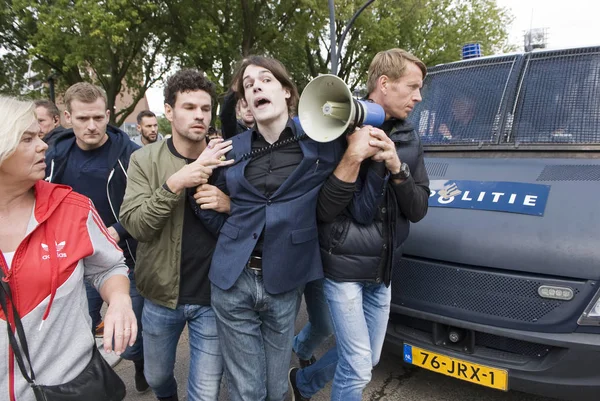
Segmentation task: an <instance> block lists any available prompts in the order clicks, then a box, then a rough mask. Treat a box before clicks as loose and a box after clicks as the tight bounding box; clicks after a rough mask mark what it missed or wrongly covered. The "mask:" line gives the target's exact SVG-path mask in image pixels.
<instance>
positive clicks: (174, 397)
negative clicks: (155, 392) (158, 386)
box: [158, 394, 179, 401]
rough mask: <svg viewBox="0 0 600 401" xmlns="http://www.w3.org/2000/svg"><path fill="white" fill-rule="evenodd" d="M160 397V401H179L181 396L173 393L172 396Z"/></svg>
mask: <svg viewBox="0 0 600 401" xmlns="http://www.w3.org/2000/svg"><path fill="white" fill-rule="evenodd" d="M158 399H159V400H160V401H179V398H178V397H177V394H175V395H172V396H170V397H162V398H161V397H158Z"/></svg>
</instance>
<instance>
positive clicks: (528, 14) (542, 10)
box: [147, 0, 600, 114]
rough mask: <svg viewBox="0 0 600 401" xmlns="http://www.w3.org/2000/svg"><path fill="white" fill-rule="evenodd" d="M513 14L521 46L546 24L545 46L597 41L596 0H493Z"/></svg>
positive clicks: (155, 105) (157, 96) (160, 107)
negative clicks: (528, 33)
mask: <svg viewBox="0 0 600 401" xmlns="http://www.w3.org/2000/svg"><path fill="white" fill-rule="evenodd" d="M496 3H497V4H498V6H500V7H504V8H507V9H509V10H510V11H511V13H512V15H513V16H514V17H515V19H514V21H513V23H512V24H511V25H510V26H509V27H508V32H509V42H510V43H511V44H514V45H516V46H517V47H518V49H519V50H522V49H523V34H524V32H525V31H527V30H529V29H530V28H546V29H547V38H548V46H547V48H548V49H560V48H566V47H579V46H592V45H600V0H496ZM147 97H148V102H149V105H150V110H152V111H153V112H155V113H157V114H163V113H164V103H163V96H162V87H160V86H158V85H157V86H156V87H153V88H150V89H149V90H148V92H147Z"/></svg>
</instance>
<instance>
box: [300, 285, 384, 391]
mask: <svg viewBox="0 0 600 401" xmlns="http://www.w3.org/2000/svg"><path fill="white" fill-rule="evenodd" d="M323 290H324V292H325V297H326V298H327V302H328V304H329V310H330V311H331V317H332V321H333V326H334V331H335V336H336V346H335V347H334V348H333V349H331V350H329V351H328V352H327V353H326V354H325V355H324V356H323V357H322V358H321V359H319V360H318V361H317V363H315V364H314V365H311V366H309V367H307V368H305V369H302V370H300V371H298V374H297V376H296V383H297V385H298V389H299V390H300V393H301V394H302V395H303V396H305V397H312V396H313V395H314V394H315V393H316V392H317V391H319V390H320V389H322V388H323V387H324V386H325V384H327V382H328V381H329V380H331V379H333V385H332V389H331V400H332V401H360V400H362V392H363V390H364V388H365V387H366V386H367V384H369V382H370V381H371V371H372V369H373V367H374V366H375V365H377V363H379V357H380V356H381V349H382V348H383V341H384V339H385V333H386V329H387V322H388V318H389V313H390V302H391V297H392V291H391V287H387V288H386V286H385V285H384V284H375V283H362V282H360V283H351V282H337V281H334V280H330V279H325V283H324V286H323ZM336 360H337V364H336ZM336 365H337V366H336Z"/></svg>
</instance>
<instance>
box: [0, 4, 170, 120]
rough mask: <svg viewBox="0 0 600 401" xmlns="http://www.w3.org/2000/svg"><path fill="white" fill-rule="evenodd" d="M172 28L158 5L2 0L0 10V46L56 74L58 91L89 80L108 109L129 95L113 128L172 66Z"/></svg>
mask: <svg viewBox="0 0 600 401" xmlns="http://www.w3.org/2000/svg"><path fill="white" fill-rule="evenodd" d="M170 27H171V26H170V18H169V15H168V12H167V9H166V7H165V5H164V3H163V2H161V1H148V0H101V1H96V0H3V1H2V11H1V12H0V30H2V32H3V33H2V34H1V36H0V38H1V40H2V46H3V47H4V48H5V49H6V50H7V51H9V52H11V53H13V54H16V53H23V52H26V53H27V54H28V55H29V56H30V57H32V58H33V59H35V60H38V61H40V62H41V63H43V64H44V65H45V66H46V67H47V69H52V70H54V71H56V73H57V75H58V76H59V78H60V79H59V82H60V85H61V88H62V89H65V88H66V87H67V86H70V85H72V84H74V83H76V82H80V81H90V82H93V83H95V84H97V85H99V86H101V87H102V88H104V90H105V91H106V93H107V96H108V105H107V107H108V108H109V109H110V110H114V105H115V102H116V99H117V96H122V94H123V92H124V91H125V90H127V91H129V92H130V94H131V95H132V98H133V103H132V104H131V105H130V106H128V107H125V108H124V109H122V110H120V111H119V112H117V113H111V122H112V123H116V125H121V124H122V123H123V121H124V120H125V118H126V117H127V116H128V115H129V114H130V113H131V112H132V111H133V109H134V108H135V105H136V104H137V102H138V101H139V100H140V99H141V98H142V97H143V96H144V94H145V91H146V89H147V88H148V87H150V86H151V85H152V84H153V83H155V82H157V81H158V80H160V79H162V77H163V75H164V74H165V72H166V71H167V70H168V69H169V68H170V67H171V66H172V64H173V61H174V59H173V57H172V56H169V55H168V54H167V52H166V51H165V50H166V48H167V47H168V46H169V45H170V34H169V33H170V32H169V29H170Z"/></svg>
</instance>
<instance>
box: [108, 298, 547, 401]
mask: <svg viewBox="0 0 600 401" xmlns="http://www.w3.org/2000/svg"><path fill="white" fill-rule="evenodd" d="M305 322H306V312H305V309H304V307H302V308H301V311H300V314H299V316H298V319H297V321H296V329H297V331H299V330H300V329H301V328H302V326H303V325H304V323H305ZM332 344H333V339H332V340H331V341H329V342H328V343H326V344H323V346H322V347H320V349H319V351H318V353H317V354H318V356H320V355H322V354H323V353H324V352H325V351H327V349H329V347H330V346H331V345H332ZM386 351H387V350H386V349H385V348H384V350H383V354H382V357H381V361H380V363H379V365H378V366H377V367H376V368H375V369H374V371H373V380H372V381H371V383H370V384H369V386H368V387H367V389H366V390H365V392H364V394H363V400H365V401H397V400H402V401H481V400H486V401H556V399H554V398H545V397H537V396H533V395H529V394H524V393H520V392H516V391H509V392H503V391H498V390H493V389H489V388H486V387H482V386H479V385H476V384H471V383H467V382H463V381H460V380H457V379H453V378H450V377H447V376H443V375H440V374H437V373H434V372H430V371H427V370H424V369H421V368H417V367H407V366H406V365H403V364H402V361H401V359H400V358H399V357H397V356H395V355H393V354H391V353H390V352H386ZM292 364H293V365H296V361H295V360H292ZM188 368H189V342H188V336H187V330H185V331H184V334H183V335H182V336H181V339H180V341H179V346H178V348H177V363H176V367H175V377H176V378H177V382H178V384H179V399H180V400H186V383H187V371H188ZM115 370H116V371H117V373H118V374H119V375H120V376H121V378H122V379H123V381H124V382H125V385H126V386H127V397H126V398H125V399H126V400H130V401H150V400H156V398H155V397H154V395H153V394H152V391H148V392H147V393H144V394H138V393H137V392H136V391H135V385H134V381H133V376H134V368H133V363H132V362H129V361H125V360H122V361H121V362H120V363H119V364H118V365H116V366H115ZM330 391H331V390H330V385H328V386H327V387H326V388H325V389H323V390H322V391H321V392H320V393H318V394H317V395H315V396H314V397H313V398H312V399H311V400H313V401H326V400H329V397H330ZM289 399H290V398H289V395H288V400H289ZM219 401H229V397H228V396H227V390H226V389H225V385H224V384H222V386H221V395H220V397H219ZM249 401H254V400H249ZM257 401H258V400H257Z"/></svg>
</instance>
